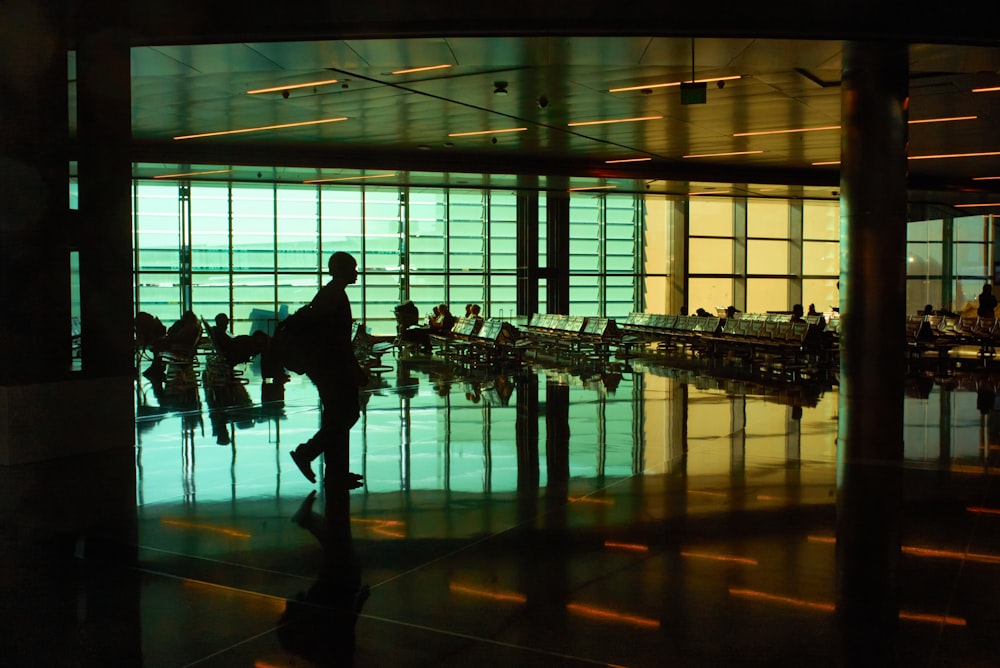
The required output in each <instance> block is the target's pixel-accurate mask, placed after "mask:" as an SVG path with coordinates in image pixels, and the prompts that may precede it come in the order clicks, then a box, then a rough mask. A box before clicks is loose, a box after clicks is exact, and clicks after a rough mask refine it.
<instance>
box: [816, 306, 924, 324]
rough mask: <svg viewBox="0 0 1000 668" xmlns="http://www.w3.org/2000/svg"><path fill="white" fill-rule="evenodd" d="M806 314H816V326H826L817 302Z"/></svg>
mask: <svg viewBox="0 0 1000 668" xmlns="http://www.w3.org/2000/svg"><path fill="white" fill-rule="evenodd" d="M928 306H930V305H929V304H928ZM806 315H811V316H815V317H817V318H818V319H817V321H816V326H817V327H818V328H819V329H820V330H822V329H824V328H825V327H826V318H825V317H823V314H822V313H820V312H818V311H817V310H816V305H815V304H810V305H809V312H808V313H806Z"/></svg>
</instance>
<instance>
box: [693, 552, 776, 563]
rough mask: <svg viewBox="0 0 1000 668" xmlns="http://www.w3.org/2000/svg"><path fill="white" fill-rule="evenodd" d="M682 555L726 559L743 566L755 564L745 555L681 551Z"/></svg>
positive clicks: (717, 559)
mask: <svg viewBox="0 0 1000 668" xmlns="http://www.w3.org/2000/svg"><path fill="white" fill-rule="evenodd" d="M681 556H682V557H688V558H689V559H709V560H711V561H727V562H731V563H734V564H744V565H745V566H756V565H757V560H756V559H749V558H747V557H736V556H732V555H728V554H712V553H710V552H681Z"/></svg>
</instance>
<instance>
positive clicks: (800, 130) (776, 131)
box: [733, 125, 840, 137]
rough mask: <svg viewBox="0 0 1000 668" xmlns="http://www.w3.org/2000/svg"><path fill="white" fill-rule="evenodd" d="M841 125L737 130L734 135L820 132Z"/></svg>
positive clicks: (750, 135) (838, 127) (755, 135)
mask: <svg viewBox="0 0 1000 668" xmlns="http://www.w3.org/2000/svg"><path fill="white" fill-rule="evenodd" d="M839 129H840V126H839V125H823V126H820V127H815V128H791V129H788V130H762V131H760V132H736V133H733V136H734V137H757V136H759V135H783V134H791V133H793V132H818V131H820V130H839Z"/></svg>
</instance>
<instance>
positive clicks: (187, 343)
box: [166, 311, 201, 351]
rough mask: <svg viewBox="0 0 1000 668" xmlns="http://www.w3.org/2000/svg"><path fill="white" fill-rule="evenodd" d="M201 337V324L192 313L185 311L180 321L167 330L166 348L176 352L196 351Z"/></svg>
mask: <svg viewBox="0 0 1000 668" xmlns="http://www.w3.org/2000/svg"><path fill="white" fill-rule="evenodd" d="M200 337H201V323H200V322H198V317H197V316H196V315H195V314H194V313H193V312H192V311H184V313H182V314H181V317H180V320H178V321H177V322H175V323H174V324H172V325H170V327H169V328H167V338H166V346H167V348H168V349H174V350H183V351H186V350H194V347H195V346H196V345H197V344H198V339H199V338H200Z"/></svg>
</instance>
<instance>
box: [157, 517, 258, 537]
mask: <svg viewBox="0 0 1000 668" xmlns="http://www.w3.org/2000/svg"><path fill="white" fill-rule="evenodd" d="M160 524H166V525H167V526H173V527H181V528H182V529H197V530H199V531H211V532H213V533H221V534H223V535H225V536H230V537H232V538H250V537H251V536H252V534H249V533H247V532H246V531H239V530H238V529H227V528H225V527H216V526H212V525H210V524H195V523H194V522H188V521H186V520H172V519H168V518H166V517H161V518H160Z"/></svg>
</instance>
